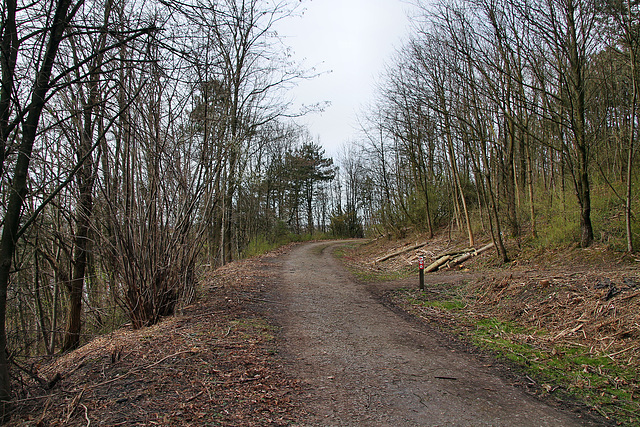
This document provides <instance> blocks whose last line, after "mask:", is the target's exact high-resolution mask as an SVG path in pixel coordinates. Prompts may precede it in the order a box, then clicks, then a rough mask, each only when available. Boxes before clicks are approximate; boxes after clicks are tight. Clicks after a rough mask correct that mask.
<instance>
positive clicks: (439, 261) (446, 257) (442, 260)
mask: <svg viewBox="0 0 640 427" xmlns="http://www.w3.org/2000/svg"><path fill="white" fill-rule="evenodd" d="M451 258H453V257H452V256H451V255H444V256H441V257H440V258H438V259H437V260H436V261H435V262H434V263H433V264H431V265H429V266H428V267H427V268H425V269H424V271H425V272H426V273H431V272H432V271H436V270H437V269H439V268H440V266H441V265H443V264H445V263H447V261H449V260H450V259H451Z"/></svg>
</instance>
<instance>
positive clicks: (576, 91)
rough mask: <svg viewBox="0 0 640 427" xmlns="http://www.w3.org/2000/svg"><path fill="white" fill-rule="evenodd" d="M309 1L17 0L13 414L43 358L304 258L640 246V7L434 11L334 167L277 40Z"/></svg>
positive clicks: (10, 155) (10, 128)
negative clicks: (410, 235) (449, 247)
mask: <svg viewBox="0 0 640 427" xmlns="http://www.w3.org/2000/svg"><path fill="white" fill-rule="evenodd" d="M297 3H298V2H293V1H292V2H287V1H284V0H283V1H275V2H274V1H266V0H264V1H262V0H246V1H238V0H208V1H207V0H205V1H197V2H190V1H188V0H187V1H174V0H162V1H155V0H152V1H146V2H141V1H138V0H117V1H114V0H95V1H94V0H77V1H76V0H47V1H38V2H19V1H17V0H3V2H2V10H1V13H2V28H1V34H0V46H1V47H0V55H1V58H0V60H1V63H0V67H1V73H2V77H1V78H2V85H1V87H0V141H1V147H2V149H1V150H0V185H1V188H0V215H1V216H2V235H1V237H0V348H2V349H6V351H0V401H2V402H3V404H2V411H1V412H2V416H3V418H6V417H7V416H8V414H9V413H10V410H9V407H10V402H11V399H12V398H13V394H14V393H12V379H14V378H15V376H16V372H28V370H29V368H28V367H27V362H28V360H30V358H33V357H35V356H39V355H54V354H58V353H64V352H67V351H69V350H73V349H75V348H77V347H78V346H80V345H81V344H83V343H85V342H86V341H87V340H89V339H90V338H92V337H95V336H96V335H100V334H102V333H105V332H108V331H112V330H114V329H117V328H118V327H120V326H122V325H123V324H125V323H130V324H131V325H132V327H133V328H136V329H138V328H142V327H146V326H151V325H154V324H156V323H157V322H158V321H159V320H160V319H161V318H162V317H165V316H169V315H172V314H173V313H174V312H175V311H176V310H177V309H178V308H179V307H180V306H182V305H186V304H189V303H191V302H192V301H193V300H194V298H195V297H196V290H197V283H198V279H199V278H200V277H201V275H202V274H203V272H204V271H208V272H210V270H213V269H215V268H216V267H219V266H222V265H224V264H228V263H229V262H230V261H232V260H234V259H238V258H242V257H247V256H250V255H252V254H254V253H259V252H262V251H264V250H266V249H269V248H272V247H275V246H277V245H281V244H284V243H287V242H290V241H294V240H301V239H309V238H321V237H328V236H331V237H363V236H366V237H378V236H383V235H384V236H387V235H388V236H395V237H401V236H403V235H404V234H405V233H406V232H407V230H412V229H414V230H415V229H418V230H424V231H426V232H427V234H428V235H429V234H430V235H433V234H434V233H435V231H436V230H438V229H442V228H447V229H448V230H449V232H450V233H464V234H465V236H467V239H468V245H469V246H470V247H474V246H476V240H477V239H476V237H477V236H478V235H481V234H482V235H484V236H487V237H488V238H490V239H491V241H492V242H493V243H494V245H495V250H496V253H497V254H498V256H499V259H500V260H501V261H503V262H507V261H508V260H510V259H512V258H513V257H515V256H517V253H515V252H514V251H517V250H518V248H521V247H522V246H524V245H530V246H534V247H539V248H546V247H549V246H558V245H565V246H566V245H577V246H580V247H588V246H590V245H592V244H594V243H600V244H604V245H608V247H610V248H611V249H612V250H617V251H621V252H630V253H632V252H634V251H635V250H636V249H637V246H638V239H639V234H640V221H638V218H637V216H636V212H637V203H638V199H639V198H638V184H639V183H638V179H639V178H638V167H637V138H638V127H639V123H638V102H639V100H638V96H639V94H638V91H639V89H640V83H639V81H638V79H639V78H640V71H639V70H638V56H639V53H640V52H639V48H638V46H639V44H640V17H639V14H640V2H638V1H637V0H605V1H595V0H544V1H539V0H470V1H460V0H437V1H434V2H427V1H424V2H422V1H421V2H418V3H417V4H416V6H417V10H418V12H417V13H416V15H415V16H414V17H413V21H414V28H413V35H412V37H411V38H410V39H409V40H407V41H406V42H405V43H404V45H403V46H401V47H399V48H398V52H397V54H396V55H395V57H393V58H391V59H390V60H389V62H388V67H387V71H386V72H385V73H384V75H382V76H380V79H379V83H378V86H379V87H378V97H377V99H376V100H375V102H373V103H372V105H370V106H369V107H368V108H367V109H366V111H364V112H363V114H362V118H361V123H360V125H361V128H362V138H361V139H360V140H358V141H353V142H351V143H349V144H348V145H345V148H344V150H343V153H342V154H341V156H340V158H339V159H337V160H336V161H335V162H334V160H333V159H331V158H328V157H327V156H326V154H325V151H324V150H323V148H322V147H321V145H320V142H319V141H317V140H316V139H314V136H313V135H310V133H309V131H308V130H306V129H305V128H304V127H301V126H299V125H297V124H296V118H297V117H299V116H301V115H304V114H305V111H291V108H290V102H289V100H288V97H287V89H288V88H290V87H292V85H294V84H296V82H298V81H300V80H301V79H306V78H313V76H314V70H301V69H300V66H299V65H298V64H295V63H292V61H291V58H290V55H289V52H288V48H287V46H286V45H285V44H284V43H283V40H281V39H280V38H279V37H278V35H277V31H276V30H275V27H276V25H277V23H278V22H279V21H281V20H283V19H289V18H290V17H291V16H292V15H293V14H294V13H295V11H296V8H297V7H298V5H297ZM317 108H320V106H309V107H308V109H309V111H310V110H313V109H317ZM513 242H515V244H508V243H513ZM508 248H509V251H508ZM209 274H211V273H209ZM213 274H215V272H214V273H213Z"/></svg>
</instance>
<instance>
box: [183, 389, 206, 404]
mask: <svg viewBox="0 0 640 427" xmlns="http://www.w3.org/2000/svg"><path fill="white" fill-rule="evenodd" d="M203 394H204V390H202V391H201V392H200V393H198V394H196V395H195V396H193V397H190V398H188V399H187V400H186V402H187V403H188V402H191V401H192V400H196V399H197V398H198V397H200V396H202V395H203Z"/></svg>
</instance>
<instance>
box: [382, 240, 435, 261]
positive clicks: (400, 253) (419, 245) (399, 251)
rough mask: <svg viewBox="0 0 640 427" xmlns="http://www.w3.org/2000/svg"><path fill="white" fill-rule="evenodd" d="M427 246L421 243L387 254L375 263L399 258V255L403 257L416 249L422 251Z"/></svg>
mask: <svg viewBox="0 0 640 427" xmlns="http://www.w3.org/2000/svg"><path fill="white" fill-rule="evenodd" d="M426 245H427V242H424V243H420V244H417V245H414V246H410V247H408V248H402V249H400V250H398V251H395V252H392V253H390V254H387V255H385V256H383V257H381V258H378V259H377V260H375V261H374V263H375V264H377V263H379V262H382V261H386V260H388V259H390V258H393V257H397V256H398V255H402V254H404V253H407V252H409V251H414V250H416V249H420V248H421V247H423V246H426Z"/></svg>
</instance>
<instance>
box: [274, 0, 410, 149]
mask: <svg viewBox="0 0 640 427" xmlns="http://www.w3.org/2000/svg"><path fill="white" fill-rule="evenodd" d="M409 8H410V5H409V4H407V3H406V2H405V1H403V0H304V1H302V4H301V6H300V9H299V11H303V12H304V14H303V15H302V16H301V17H292V18H289V19H288V20H286V22H283V23H281V25H280V26H279V28H278V33H279V34H280V35H281V36H284V37H285V40H284V43H285V44H286V45H288V46H290V47H291V48H292V49H293V54H294V58H296V59H298V61H301V62H302V65H303V68H310V67H315V68H316V70H317V71H318V72H326V73H324V74H322V75H320V76H319V77H316V78H315V79H312V80H306V81H302V82H301V83H300V84H299V85H298V87H296V88H295V89H294V90H293V91H292V93H291V94H290V96H292V97H293V99H294V105H300V104H305V105H311V104H315V103H318V102H323V101H329V102H330V103H331V105H329V106H328V107H327V108H326V109H325V111H324V112H323V113H314V114H309V115H307V116H305V117H303V118H301V119H299V120H298V121H299V122H300V123H303V124H306V125H307V126H308V127H309V130H310V131H311V134H312V135H313V136H314V137H316V136H319V137H320V143H321V144H322V146H323V147H325V148H326V150H327V154H328V155H329V156H336V155H337V154H338V152H339V151H340V150H339V149H340V147H341V146H342V145H344V144H345V143H346V142H348V141H352V140H354V139H355V138H357V135H358V133H359V132H358V124H357V115H359V114H361V112H362V110H363V109H364V107H365V106H366V105H367V104H369V103H371V102H372V101H373V98H374V94H375V82H376V80H377V78H378V77H379V76H380V74H381V73H382V72H383V70H384V65H385V63H388V62H389V61H390V59H391V57H392V55H393V53H394V51H395V49H396V48H399V47H400V46H401V44H402V41H403V40H405V39H406V38H407V37H406V36H407V35H408V34H409V19H408V18H407V11H408V10H409Z"/></svg>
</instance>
